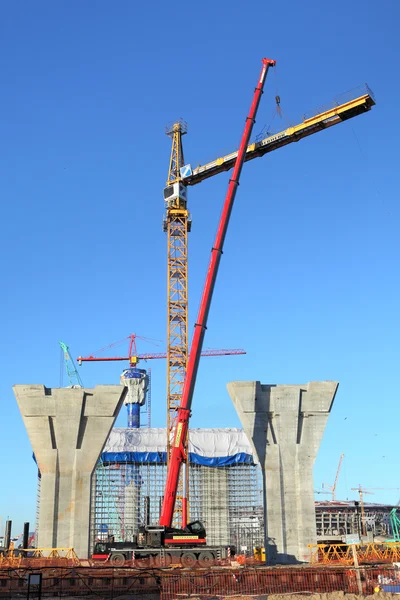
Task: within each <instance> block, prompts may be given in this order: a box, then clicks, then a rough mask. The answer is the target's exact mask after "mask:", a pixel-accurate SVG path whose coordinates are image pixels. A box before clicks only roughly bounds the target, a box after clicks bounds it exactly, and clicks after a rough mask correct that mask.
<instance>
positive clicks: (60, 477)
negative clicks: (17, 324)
mask: <svg viewBox="0 0 400 600" xmlns="http://www.w3.org/2000/svg"><path fill="white" fill-rule="evenodd" d="M13 390H14V394H15V397H16V399H17V403H18V406H19V409H20V411H21V415H22V418H23V420H24V424H25V427H26V429H27V432H28V436H29V439H30V442H31V445H32V449H33V452H34V454H35V457H36V461H37V464H38V467H39V471H40V474H41V487H40V508H39V526H38V532H37V544H38V547H42V548H43V547H47V548H61V547H62V548H74V549H75V552H76V553H77V555H78V556H79V557H80V558H87V557H88V552H89V520H90V500H91V478H92V473H93V471H94V468H95V466H96V463H97V461H98V459H99V456H100V454H101V451H102V449H103V447H104V445H105V443H106V440H107V438H108V436H109V433H110V431H111V429H112V427H113V425H114V422H115V419H116V417H117V415H118V412H119V410H120V408H121V405H122V403H123V401H124V398H125V395H126V388H125V387H124V386H120V385H100V386H96V387H95V388H93V389H84V388H46V387H45V386H43V385H15V386H14V387H13Z"/></svg>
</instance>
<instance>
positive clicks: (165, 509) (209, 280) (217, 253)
mask: <svg viewBox="0 0 400 600" xmlns="http://www.w3.org/2000/svg"><path fill="white" fill-rule="evenodd" d="M275 64H276V61H275V60H271V59H269V58H263V60H262V70H261V74H260V77H259V80H258V83H257V87H256V89H255V91H254V97H253V102H252V104H251V107H250V112H249V115H248V117H247V119H246V125H245V128H244V132H243V135H242V140H241V142H240V146H239V150H238V153H237V157H236V161H235V166H234V169H233V174H232V177H231V179H230V180H229V185H228V191H227V194H226V198H225V203H224V207H223V210H222V214H221V218H220V222H219V226H218V231H217V235H216V238H215V242H214V246H213V248H212V250H211V258H210V262H209V265H208V271H207V277H206V281H205V284H204V289H203V296H202V299H201V303H200V309H199V314H198V317H197V322H196V324H195V330H194V335H193V342H192V346H191V349H190V354H189V361H188V366H187V372H186V378H185V383H184V386H183V391H182V398H181V402H180V406H179V408H178V417H177V422H176V428H175V431H174V441H173V445H172V450H171V457H170V461H169V465H168V472H167V481H166V485H165V494H164V501H163V506H162V511H161V517H160V525H163V526H165V527H171V523H172V517H173V514H174V508H175V501H176V492H177V488H178V481H179V472H180V468H181V464H182V462H183V460H184V458H185V455H184V441H185V439H186V435H187V431H188V424H189V417H190V409H191V405H192V399H193V392H194V386H195V383H196V377H197V371H198V367H199V361H200V356H201V350H202V347H203V340H204V334H205V331H206V328H207V319H208V313H209V311H210V306H211V300H212V296H213V292H214V286H215V281H216V278H217V274H218V268H219V263H220V260H221V255H222V251H223V246H224V241H225V236H226V232H227V229H228V225H229V219H230V216H231V212H232V208H233V203H234V200H235V196H236V191H237V188H238V185H239V178H240V173H241V171H242V167H243V163H244V160H245V156H246V151H247V146H248V143H249V140H250V136H251V132H252V130H253V126H254V123H255V117H256V114H257V110H258V106H259V103H260V99H261V95H262V93H263V88H264V83H265V79H266V77H267V73H268V69H269V67H273V66H275Z"/></svg>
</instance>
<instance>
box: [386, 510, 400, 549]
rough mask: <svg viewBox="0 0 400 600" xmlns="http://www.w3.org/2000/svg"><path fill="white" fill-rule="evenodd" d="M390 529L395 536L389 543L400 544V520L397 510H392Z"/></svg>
mask: <svg viewBox="0 0 400 600" xmlns="http://www.w3.org/2000/svg"><path fill="white" fill-rule="evenodd" d="M389 522H390V527H391V530H392V534H393V539H391V540H388V541H389V542H400V518H399V517H398V515H397V508H392V510H391V511H390V515H389Z"/></svg>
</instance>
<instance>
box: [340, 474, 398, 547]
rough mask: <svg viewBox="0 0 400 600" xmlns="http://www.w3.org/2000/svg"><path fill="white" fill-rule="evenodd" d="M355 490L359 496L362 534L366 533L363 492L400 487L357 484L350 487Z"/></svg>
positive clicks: (368, 492)
mask: <svg viewBox="0 0 400 600" xmlns="http://www.w3.org/2000/svg"><path fill="white" fill-rule="evenodd" d="M351 489H352V490H354V491H355V492H358V493H359V496H360V508H361V530H362V534H363V535H364V536H366V535H367V527H366V523H365V508H364V494H372V495H373V494H374V492H370V491H369V490H398V489H400V488H364V487H361V485H359V486H358V487H356V488H351Z"/></svg>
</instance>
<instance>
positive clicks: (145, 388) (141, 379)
mask: <svg viewBox="0 0 400 600" xmlns="http://www.w3.org/2000/svg"><path fill="white" fill-rule="evenodd" d="M137 339H141V340H147V341H150V340H149V339H148V338H144V337H141V336H138V335H136V333H132V334H131V335H129V336H128V337H126V338H124V339H123V340H120V341H118V342H114V343H112V344H110V345H109V346H106V347H105V348H101V349H100V350H98V351H97V352H96V353H95V354H96V355H97V354H100V353H102V352H103V351H105V350H108V349H110V348H113V347H114V346H117V345H118V344H120V343H121V342H126V341H127V340H129V349H128V355H127V356H126V355H124V356H112V357H107V356H94V355H90V356H78V358H77V361H78V365H79V366H81V365H82V363H83V362H113V361H124V362H125V361H126V362H129V367H128V368H127V369H124V370H123V372H122V374H121V383H122V384H123V385H126V386H127V387H128V389H129V391H128V395H127V397H126V399H125V404H126V406H127V409H128V427H129V428H139V427H140V408H141V406H143V405H144V404H145V401H146V399H147V425H148V427H150V425H151V411H150V408H151V407H150V390H151V377H150V369H149V370H148V371H146V370H145V369H139V368H138V364H139V362H140V361H147V360H153V359H160V358H167V353H166V352H157V353H144V354H138V352H137V347H136V340H137ZM240 354H246V351H245V350H243V349H242V348H233V349H227V348H224V349H219V350H214V349H207V350H204V351H203V352H202V354H201V355H202V356H234V355H240ZM131 392H132V393H131Z"/></svg>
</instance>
